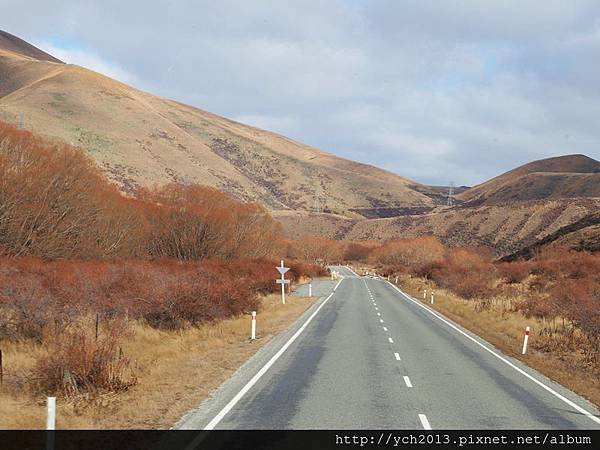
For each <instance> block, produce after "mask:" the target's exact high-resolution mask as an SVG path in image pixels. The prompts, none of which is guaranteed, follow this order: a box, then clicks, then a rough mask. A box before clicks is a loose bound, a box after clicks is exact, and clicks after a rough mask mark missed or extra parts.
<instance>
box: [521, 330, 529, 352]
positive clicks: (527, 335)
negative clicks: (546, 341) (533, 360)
mask: <svg viewBox="0 0 600 450" xmlns="http://www.w3.org/2000/svg"><path fill="white" fill-rule="evenodd" d="M529 330H530V328H529V327H525V336H524V337H523V351H522V352H521V353H522V354H523V355H524V354H525V353H526V352H527V341H529Z"/></svg>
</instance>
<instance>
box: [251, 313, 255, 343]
mask: <svg viewBox="0 0 600 450" xmlns="http://www.w3.org/2000/svg"><path fill="white" fill-rule="evenodd" d="M251 339H252V340H254V339H256V311H252V335H251Z"/></svg>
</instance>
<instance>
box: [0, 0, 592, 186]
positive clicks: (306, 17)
mask: <svg viewBox="0 0 600 450" xmlns="http://www.w3.org/2000/svg"><path fill="white" fill-rule="evenodd" d="M4 3H7V1H6V0H5V1H4V2H3V11H2V16H3V17H2V19H3V23H4V25H3V26H6V27H7V31H9V32H12V33H14V34H17V35H19V36H21V37H23V38H25V39H26V40H33V41H35V42H42V47H43V48H44V49H45V50H47V51H49V52H50V53H54V54H56V56H57V57H59V58H62V59H65V60H67V61H69V62H74V63H77V64H80V65H84V66H86V67H89V68H92V69H94V70H97V71H100V72H103V73H106V74H108V75H110V76H113V77H116V78H118V79H120V80H122V81H125V82H128V83H132V84H134V85H136V86H138V87H141V88H143V89H146V90H149V91H151V92H155V93H157V94H159V95H163V96H168V97H173V98H176V99H177V100H180V101H184V102H188V103H191V104H193V105H195V106H198V107H200V108H203V109H206V110H209V111H213V112H215V113H218V114H221V115H224V116H228V117H232V118H235V119H236V120H240V121H242V122H248V123H250V124H252V125H255V126H258V127H263V128H266V129H271V130H273V131H277V132H280V133H283V134H286V135H289V136H290V137H291V138H294V139H296V140H299V141H303V142H306V143H308V144H311V145H314V146H317V147H321V148H323V149H325V150H328V151H333V152H335V153H337V154H339V155H342V156H346V157H350V158H353V159H357V160H359V161H362V162H369V163H373V164H376V165H381V166H383V167H386V168H389V169H392V170H394V171H396V172H398V173H399V174H401V175H405V176H408V177H411V178H415V179H416V180H417V181H422V182H429V183H438V184H439V183H446V182H448V179H449V178H451V179H454V181H456V182H457V184H475V183H477V182H480V181H482V180H484V179H487V178H489V177H492V176H495V175H497V174H498V172H500V171H503V170H508V169H511V168H513V167H514V166H515V165H517V164H521V163H524V162H527V161H529V160H532V159H536V158H541V157H549V156H554V155H557V154H565V153H580V152H583V153H587V154H588V155H589V156H592V157H595V158H596V159H600V127H598V126H597V120H598V119H597V118H598V117H600V106H599V105H600V81H599V80H600V59H599V58H598V57H597V55H598V53H599V52H600V39H599V36H600V21H599V19H598V18H599V17H600V3H598V2H597V1H595V0H572V1H568V2H565V1H563V0H547V1H544V2H540V1H538V0H506V1H498V2H482V1H480V0H447V1H444V2H440V1H437V0H429V1H426V0H405V1H402V2H397V1H394V0H370V1H368V2H356V1H345V0H332V1H328V2H320V1H317V0H289V1H286V2H274V1H267V0H264V1H258V0H257V1H253V2H243V1H235V0H223V1H220V2H213V1H209V0H201V1H198V0H195V1H191V0H190V1H182V2H180V3H179V4H178V7H177V8H174V7H172V4H171V2H169V1H167V0H161V1H157V2H151V3H148V2H141V1H139V0H132V1H129V2H121V1H117V0H106V1H105V2H85V3H84V4H82V2H76V1H75V0H62V1H60V2H59V1H54V0H45V1H41V0H38V1H33V2H30V3H33V5H30V7H31V8H35V11H36V14H35V15H33V14H30V15H23V14H22V5H21V4H20V3H19V2H17V1H16V0H8V4H7V5H6V6H5V5H4ZM11 3H12V5H11ZM57 37H58V38H64V39H65V40H68V41H73V42H77V43H79V44H80V46H81V48H85V49H86V50H89V51H86V52H82V51H78V50H65V49H61V48H60V46H59V48H52V47H51V46H46V45H44V44H43V42H55V38H57Z"/></svg>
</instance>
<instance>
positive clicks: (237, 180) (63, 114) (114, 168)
mask: <svg viewBox="0 0 600 450" xmlns="http://www.w3.org/2000/svg"><path fill="white" fill-rule="evenodd" d="M3 36H6V33H3ZM15 39H16V40H15ZM0 75H1V79H2V83H1V84H0V117H1V116H2V115H3V116H4V117H7V118H9V119H11V120H12V121H15V120H16V119H15V118H16V117H19V116H20V115H22V117H24V122H25V127H26V128H28V129H32V130H34V131H36V132H37V133H40V134H42V135H44V136H46V137H51V138H55V139H58V140H62V141H65V142H67V143H73V144H74V145H77V146H80V147H81V148H82V149H84V150H85V151H87V152H88V153H89V154H90V155H91V156H92V157H93V158H94V159H95V160H96V161H97V163H98V164H99V165H100V167H102V169H103V170H104V171H105V173H106V174H107V175H108V176H109V178H110V179H112V180H113V181H114V182H116V183H118V185H119V186H120V187H121V188H122V189H123V190H124V191H128V192H132V191H134V190H135V189H137V188H138V187H139V186H150V185H155V184H157V185H163V184H166V183H168V182H172V181H176V182H193V183H200V184H204V185H208V186H213V187H216V188H218V189H220V190H222V191H225V192H229V193H231V194H233V195H234V196H235V197H236V198H238V199H241V200H247V201H256V202H259V203H261V204H263V205H265V206H266V207H267V208H269V209H270V210H311V209H313V207H314V205H315V198H316V196H320V197H321V199H320V208H321V210H323V211H325V212H332V213H337V214H342V215H346V216H349V217H355V218H360V217H362V214H361V212H362V211H363V210H367V211H372V210H373V209H378V208H406V207H431V206H434V205H435V204H436V203H437V202H438V201H439V200H438V199H437V197H438V195H437V194H436V193H435V192H434V191H433V190H432V189H430V188H429V187H427V186H424V185H420V184H418V183H416V182H414V181H412V180H409V179H407V178H403V177H400V176H398V175H395V174H392V173H390V172H387V171H384V170H382V169H378V168H376V167H373V166H369V165H366V164H361V163H357V162H353V161H349V160H346V159H343V158H339V157H336V156H335V155H332V154H330V153H327V152H324V151H321V150H319V149H316V148H314V147H310V146H308V145H304V144H302V143H299V142H296V141H293V140H291V139H288V138H286V137H284V136H281V135H278V134H275V133H271V132H268V131H264V130H260V129H258V128H254V127H251V126H247V125H244V124H241V123H238V122H234V121H232V120H229V119H226V118H224V117H220V116H218V115H215V114H212V113H209V112H206V111H203V110H200V109H197V108H194V107H192V106H188V105H185V104H182V103H179V102H175V101H172V100H168V99H164V98H160V97H157V96H154V95H151V94H149V93H146V92H142V91H140V90H138V89H135V88H133V87H130V86H128V85H126V84H123V83H120V82H118V81H115V80H113V79H111V78H108V77H106V76H103V75H101V74H98V73H95V72H93V71H90V70H87V69H85V68H82V67H79V66H75V65H70V64H62V63H59V62H58V60H56V59H55V58H52V57H51V56H49V55H47V54H45V53H43V52H41V51H39V50H37V49H35V48H34V47H32V46H29V45H28V44H26V43H24V42H23V41H20V40H18V39H17V38H14V37H13V38H10V37H6V38H4V39H3V40H0ZM324 199H326V200H324Z"/></svg>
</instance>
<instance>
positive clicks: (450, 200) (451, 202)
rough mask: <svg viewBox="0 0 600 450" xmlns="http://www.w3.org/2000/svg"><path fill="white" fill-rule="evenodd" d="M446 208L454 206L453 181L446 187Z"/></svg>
mask: <svg viewBox="0 0 600 450" xmlns="http://www.w3.org/2000/svg"><path fill="white" fill-rule="evenodd" d="M447 205H448V206H453V205H454V181H451V182H450V186H448V202H447Z"/></svg>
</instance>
